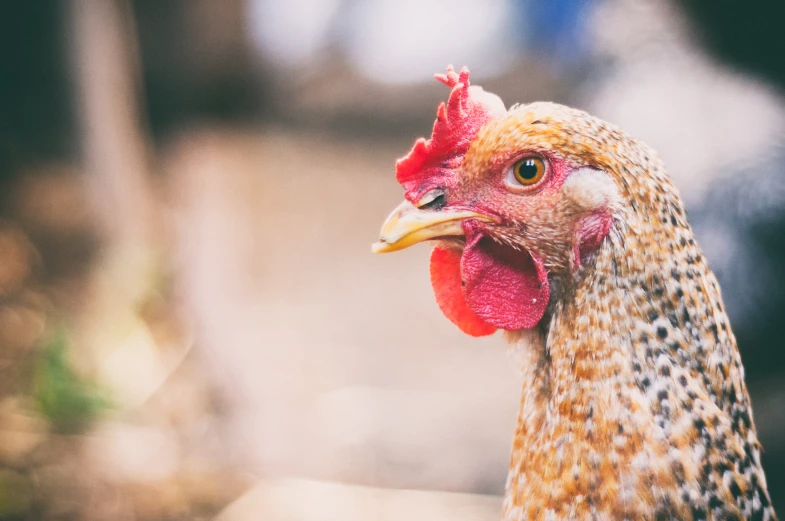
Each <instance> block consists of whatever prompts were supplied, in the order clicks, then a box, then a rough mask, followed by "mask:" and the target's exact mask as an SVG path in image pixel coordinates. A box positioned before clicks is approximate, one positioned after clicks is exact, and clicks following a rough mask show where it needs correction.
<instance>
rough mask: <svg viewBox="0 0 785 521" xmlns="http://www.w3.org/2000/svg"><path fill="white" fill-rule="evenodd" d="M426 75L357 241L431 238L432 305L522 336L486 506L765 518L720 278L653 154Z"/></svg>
mask: <svg viewBox="0 0 785 521" xmlns="http://www.w3.org/2000/svg"><path fill="white" fill-rule="evenodd" d="M436 77H437V79H438V80H440V81H441V82H442V83H444V84H446V85H447V86H449V87H450V88H451V89H452V90H451V93H450V96H449V100H448V102H447V103H446V104H444V103H442V104H441V105H440V106H439V108H438V111H437V118H436V121H435V123H434V126H433V132H432V135H431V137H430V139H428V140H425V139H424V138H420V139H419V140H417V141H416V142H415V144H414V147H413V148H412V150H411V151H410V152H409V154H408V155H407V156H405V157H404V158H402V159H400V160H399V161H398V162H397V164H396V176H397V179H398V181H399V183H400V184H401V185H402V186H403V189H404V193H405V200H404V202H403V203H402V204H401V205H400V206H398V207H397V208H396V209H395V210H393V212H392V213H391V214H390V216H389V217H388V218H387V220H386V222H385V223H384V224H383V227H382V232H381V238H380V240H379V242H377V243H376V244H374V245H373V251H375V252H378V253H382V252H391V251H396V250H400V249H403V248H407V247H409V246H411V245H413V244H416V243H419V242H422V241H432V242H433V243H434V245H435V247H434V249H433V252H432V254H431V259H430V273H431V283H432V286H433V290H434V293H435V296H436V301H437V303H438V305H439V307H440V309H441V310H442V312H443V313H444V315H445V316H446V317H447V318H448V319H449V320H450V321H452V322H453V323H454V324H455V325H456V326H458V327H459V328H460V329H461V330H462V331H464V332H465V333H467V334H469V335H472V336H483V335H489V334H492V333H493V332H495V331H496V330H499V329H501V330H503V331H505V332H506V336H507V338H508V340H510V341H511V342H513V343H514V344H515V345H517V346H518V347H517V349H518V350H519V351H520V353H521V356H522V360H523V361H522V364H521V365H522V372H523V393H522V399H521V405H520V413H519V416H518V423H517V427H516V430H515V435H514V441H513V448H512V456H511V460H510V468H509V474H508V479H507V485H506V492H505V498H504V506H503V513H502V518H503V519H504V520H509V521H512V520H530V519H531V520H534V519H544V520H562V519H575V520H579V519H581V520H582V519H587V520H588V519H592V520H621V519H630V520H633V519H636V520H637V519H646V520H660V519H682V520H695V521H698V520H740V519H749V520H763V521H767V520H769V521H774V520H776V515H775V513H774V510H773V508H772V505H771V501H770V498H769V494H768V491H767V487H766V479H765V476H764V473H763V469H762V467H761V463H760V451H761V447H760V443H759V442H758V438H757V435H756V431H755V425H754V423H753V418H752V410H751V404H750V398H749V395H748V393H747V388H746V385H745V382H744V369H743V367H742V364H741V359H740V356H739V352H738V349H737V348H736V341H735V338H734V336H733V332H732V331H731V328H730V325H729V322H728V317H727V315H726V314H725V308H724V306H723V303H722V298H721V296H720V289H719V287H718V285H717V281H716V279H715V277H714V275H713V274H712V272H711V271H710V270H709V268H708V266H707V264H706V261H705V259H704V257H703V255H702V254H701V251H700V249H699V247H698V245H697V244H696V242H695V238H694V237H693V234H692V231H691V229H690V226H689V224H688V222H687V217H686V214H685V211H684V206H683V204H682V202H681V199H680V197H679V194H678V192H677V190H676V189H675V188H674V186H673V185H672V184H671V182H670V180H669V179H668V176H667V174H666V173H665V170H664V168H663V165H662V163H661V162H660V160H659V159H658V158H657V155H656V154H655V153H654V151H652V150H651V149H650V148H649V147H648V146H646V145H645V144H644V143H642V142H640V141H638V140H636V139H634V138H632V137H630V136H628V135H627V134H625V133H624V132H622V131H621V130H620V129H618V128H616V127H614V126H613V125H610V124H608V123H606V122H604V121H601V120H599V119H597V118H595V117H593V116H590V115H589V114H587V113H585V112H582V111H580V110H576V109H572V108H569V107H565V106H562V105H557V104H554V103H544V102H539V103H531V104H528V105H515V106H513V107H512V108H510V109H509V110H507V109H506V108H505V106H504V103H503V102H502V101H501V99H500V98H499V97H498V96H496V95H494V94H491V93H488V92H485V91H483V90H482V88H480V87H477V86H470V83H469V71H468V69H466V68H464V69H462V70H461V71H460V73H457V72H455V70H454V69H453V68H452V67H448V69H447V73H446V74H444V75H437V76H436Z"/></svg>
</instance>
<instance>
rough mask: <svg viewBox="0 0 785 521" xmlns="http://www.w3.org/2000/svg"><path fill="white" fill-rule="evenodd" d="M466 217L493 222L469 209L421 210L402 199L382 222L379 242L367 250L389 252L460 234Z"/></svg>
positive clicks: (462, 233)
mask: <svg viewBox="0 0 785 521" xmlns="http://www.w3.org/2000/svg"><path fill="white" fill-rule="evenodd" d="M466 219H479V220H481V221H485V222H491V221H493V219H491V218H490V217H488V216H487V215H483V214H480V213H477V212H473V211H471V210H450V209H442V210H424V209H421V208H417V207H416V206H414V205H413V204H412V203H410V202H409V201H404V202H402V203H401V204H399V205H398V207H397V208H396V209H395V210H393V211H392V213H391V214H390V216H389V217H387V220H386V221H384V224H383V225H382V233H381V235H380V237H379V242H377V243H375V244H373V245H371V251H372V252H373V253H389V252H391V251H398V250H402V249H404V248H408V247H409V246H411V245H413V244H417V243H418V242H422V241H427V240H429V239H436V238H439V237H448V236H461V237H462V236H463V235H464V232H463V227H462V226H461V223H462V222H463V221H465V220H466Z"/></svg>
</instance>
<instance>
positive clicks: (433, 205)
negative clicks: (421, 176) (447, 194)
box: [417, 189, 447, 210]
mask: <svg viewBox="0 0 785 521" xmlns="http://www.w3.org/2000/svg"><path fill="white" fill-rule="evenodd" d="M446 204H447V201H446V200H445V198H444V190H442V189H435V190H430V191H429V192H428V193H426V194H425V195H424V196H422V197H421V198H420V200H419V201H417V208H419V209H421V210H441V209H442V208H444V207H445V206H446Z"/></svg>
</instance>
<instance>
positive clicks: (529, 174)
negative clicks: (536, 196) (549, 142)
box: [511, 157, 545, 186]
mask: <svg viewBox="0 0 785 521" xmlns="http://www.w3.org/2000/svg"><path fill="white" fill-rule="evenodd" d="M511 173H512V175H513V177H514V178H515V180H516V181H517V182H518V183H520V184H522V185H523V186H532V185H534V184H536V183H538V182H539V181H540V179H542V176H544V175H545V162H544V161H543V160H542V159H540V158H539V157H525V158H523V159H521V160H520V161H518V162H517V163H515V164H514V165H512V172H511Z"/></svg>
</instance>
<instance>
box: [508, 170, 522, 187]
mask: <svg viewBox="0 0 785 521" xmlns="http://www.w3.org/2000/svg"><path fill="white" fill-rule="evenodd" d="M514 168H515V165H512V166H510V168H508V169H507V173H506V174H505V176H504V182H505V183H506V184H508V185H510V186H523V185H522V184H521V182H520V181H518V178H516V177H515V172H514V171H513V169H514Z"/></svg>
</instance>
